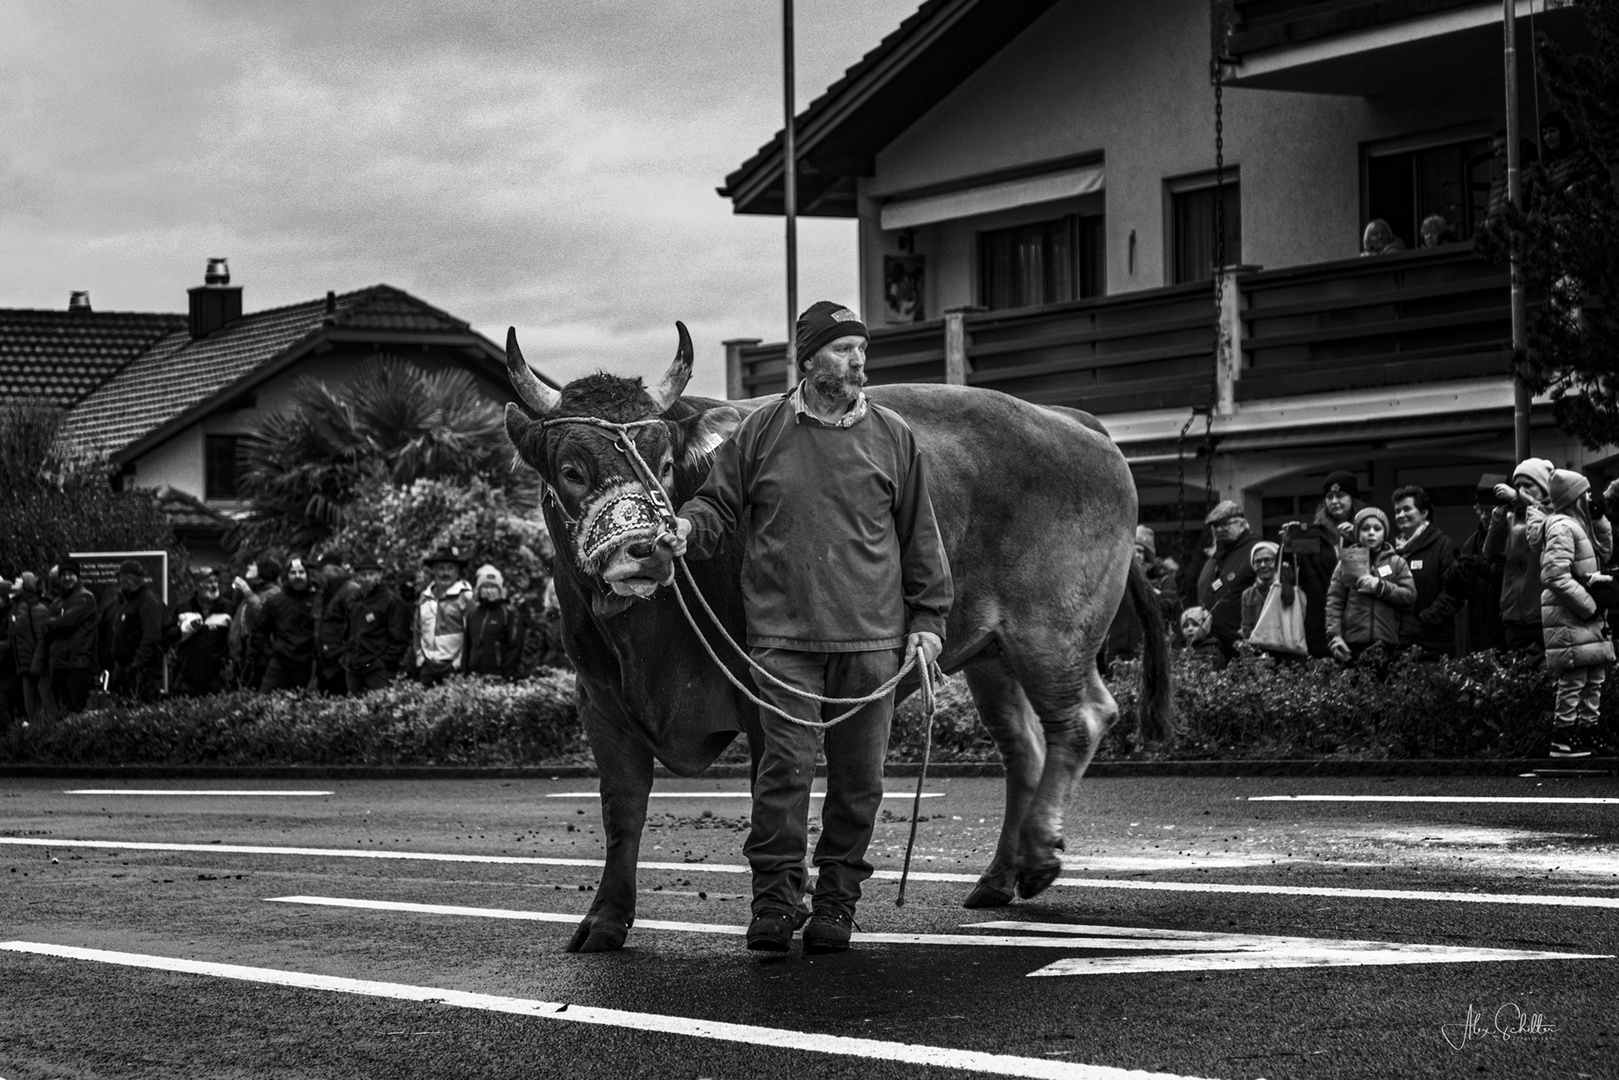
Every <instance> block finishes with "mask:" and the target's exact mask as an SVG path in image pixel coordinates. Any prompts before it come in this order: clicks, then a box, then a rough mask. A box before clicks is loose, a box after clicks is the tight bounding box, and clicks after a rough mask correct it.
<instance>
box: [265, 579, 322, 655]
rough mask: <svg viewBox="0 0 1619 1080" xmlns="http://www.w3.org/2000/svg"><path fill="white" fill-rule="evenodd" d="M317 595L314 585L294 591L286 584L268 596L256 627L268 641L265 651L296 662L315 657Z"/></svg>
mask: <svg viewBox="0 0 1619 1080" xmlns="http://www.w3.org/2000/svg"><path fill="white" fill-rule="evenodd" d="M316 596H317V593H316V592H315V590H314V589H312V588H309V589H303V590H301V591H294V590H292V589H291V588H288V587H287V586H282V587H281V588H280V589H279V590H278V591H277V592H276V594H275V595H274V596H268V597H267V598H266V599H265V601H264V607H263V608H262V609H261V610H260V611H259V617H258V620H257V623H258V625H257V626H255V627H254V633H255V634H256V635H257V636H258V638H259V640H260V641H261V642H262V643H263V645H264V650H265V651H264V655H266V656H279V657H280V658H281V659H282V660H285V661H287V662H289V663H293V664H302V663H304V662H306V661H308V660H310V659H311V658H313V657H314V655H315V598H316Z"/></svg>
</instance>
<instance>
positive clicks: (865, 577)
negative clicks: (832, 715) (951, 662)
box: [680, 391, 954, 652]
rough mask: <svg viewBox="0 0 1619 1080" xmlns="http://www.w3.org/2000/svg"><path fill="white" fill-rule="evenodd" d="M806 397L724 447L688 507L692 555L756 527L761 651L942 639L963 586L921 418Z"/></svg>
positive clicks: (755, 609)
mask: <svg viewBox="0 0 1619 1080" xmlns="http://www.w3.org/2000/svg"><path fill="white" fill-rule="evenodd" d="M799 401H800V393H799V392H797V391H795V392H793V393H791V394H787V395H785V396H783V397H780V398H777V399H776V400H775V401H773V402H770V403H769V404H766V405H764V406H763V407H761V408H759V409H757V410H755V411H754V412H752V413H750V414H749V415H748V416H746V417H744V418H743V420H742V423H741V424H740V425H738V426H737V429H736V430H735V431H734V432H732V433H731V437H730V438H728V439H726V440H725V442H723V443H721V444H720V447H719V449H718V450H717V451H716V452H715V455H714V467H713V468H712V469H710V470H709V473H708V478H707V479H706V480H705V481H704V482H703V486H702V489H701V490H699V491H698V492H697V494H696V495H695V496H694V497H693V498H692V499H691V500H690V501H689V502H687V503H686V505H685V506H683V507H681V509H680V515H681V516H682V517H685V518H687V519H688V520H690V521H691V523H692V531H691V535H690V536H689V537H688V540H687V542H688V544H689V545H690V549H689V555H688V558H693V559H705V558H708V557H709V556H710V555H712V554H713V553H714V551H715V550H716V549H718V547H719V545H720V542H721V540H722V539H724V537H725V536H726V535H727V534H729V533H731V532H732V531H734V530H736V529H737V528H738V527H739V526H741V525H742V524H743V523H744V521H746V522H747V536H746V538H745V546H746V559H745V561H744V562H743V564H742V595H743V598H744V607H745V608H746V611H747V618H748V644H749V645H752V646H754V647H758V648H779V649H801V650H806V651H811V652H857V651H863V650H871V649H893V648H898V647H899V646H901V645H903V644H904V643H905V638H906V635H907V634H909V633H916V632H924V631H925V632H928V633H932V634H936V635H938V637H939V639H940V640H941V641H942V640H943V639H944V636H945V619H946V617H947V616H948V614H949V611H950V603H951V599H952V596H953V591H954V590H953V586H952V583H951V579H950V564H949V562H948V560H947V559H946V557H945V551H944V541H943V540H942V539H941V537H940V535H939V525H938V521H937V520H936V519H935V517H934V513H933V502H932V500H931V499H930V498H929V497H928V485H927V467H926V463H925V461H924V459H923V457H922V454H921V451H920V450H919V449H918V448H917V445H916V437H915V436H914V435H913V434H912V433H911V428H910V425H908V424H906V422H905V421H904V420H903V419H902V418H901V417H900V415H899V414H898V413H896V412H894V411H893V410H891V409H887V408H884V407H883V406H881V405H878V404H876V403H875V402H870V401H867V402H865V408H866V411H865V413H864V415H860V414H859V409H860V405H858V404H857V405H856V407H855V411H854V412H852V413H851V414H850V417H848V418H845V421H844V422H843V423H840V424H837V425H827V424H823V423H821V422H820V421H819V420H817V419H816V418H815V417H814V416H812V415H810V414H809V412H808V411H807V410H803V409H800V408H799ZM750 513H751V517H750V516H749V515H750Z"/></svg>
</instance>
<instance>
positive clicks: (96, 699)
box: [0, 546, 568, 729]
mask: <svg viewBox="0 0 1619 1080" xmlns="http://www.w3.org/2000/svg"><path fill="white" fill-rule="evenodd" d="M422 566H423V575H422V580H421V581H420V582H417V581H409V582H401V583H397V585H396V583H391V582H389V581H387V580H386V579H385V574H384V570H383V567H382V565H381V564H380V563H379V562H378V561H377V560H376V559H372V558H364V557H361V558H357V559H354V560H353V561H352V563H351V562H350V560H349V558H348V557H347V556H346V555H345V554H344V553H342V552H328V553H326V554H324V555H322V556H320V557H318V558H312V559H304V558H290V559H287V560H285V561H284V562H283V561H282V560H281V559H278V558H276V557H275V556H273V555H268V554H266V555H262V556H260V557H259V558H257V559H255V560H253V561H252V562H250V563H248V565H247V566H246V567H245V570H244V572H243V573H242V574H241V575H239V576H235V577H233V578H232V579H231V580H230V582H229V584H228V586H227V585H226V584H225V582H224V580H223V579H224V575H223V574H222V573H221V572H220V570H218V569H215V568H211V567H204V568H196V569H193V570H192V571H191V574H190V577H191V579H192V584H193V588H192V590H191V592H190V593H189V594H188V595H185V596H183V597H182V598H180V599H179V601H178V602H176V603H174V604H172V605H167V606H166V605H165V604H164V603H163V601H162V600H161V599H160V598H159V592H158V588H159V586H157V585H155V584H154V583H153V582H152V581H151V580H150V579H149V578H148V577H147V572H146V569H145V568H144V567H143V566H142V565H141V563H140V562H138V561H136V560H134V559H130V560H126V561H125V562H123V563H122V564H121V565H120V566H119V568H118V575H117V585H116V588H113V587H108V588H105V589H104V590H103V591H102V593H101V595H99V596H98V595H97V594H96V593H95V592H93V591H92V590H91V589H90V588H89V587H88V585H87V584H86V583H85V581H84V580H83V577H82V569H81V567H80V565H79V563H78V561H77V560H75V559H73V558H72V557H66V558H63V559H61V560H60V561H58V562H57V563H56V565H55V566H52V567H51V568H50V569H49V571H48V572H40V573H36V572H33V571H28V572H24V573H20V574H18V575H17V576H16V580H15V581H6V580H4V579H0V729H3V728H4V727H6V726H7V725H8V724H10V723H11V722H12V721H13V720H14V719H28V720H39V719H49V718H54V717H59V716H63V715H66V714H69V713H75V712H79V711H81V710H83V709H85V708H88V707H90V706H92V705H100V704H105V703H107V702H110V701H121V702H127V703H149V702H152V701H155V700H157V698H158V697H159V696H160V695H161V694H162V693H163V692H164V688H165V686H166V687H167V692H168V693H171V694H175V695H181V696H187V697H200V696H204V695H208V694H218V693H223V692H225V691H229V690H250V691H258V692H263V693H270V692H273V691H276V690H307V691H312V692H318V693H322V694H329V695H343V694H351V695H359V694H365V693H367V692H368V691H372V690H377V689H380V688H381V687H384V686H386V685H388V684H389V683H390V682H393V681H394V680H396V679H415V680H419V681H420V682H422V683H424V684H426V685H430V686H431V685H437V684H439V683H442V682H444V681H445V680H446V679H451V678H462V677H466V678H481V679H504V680H518V679H522V678H525V677H527V676H530V675H533V674H536V673H538V672H540V671H541V670H542V669H544V668H556V667H567V666H568V659H567V656H566V654H565V653H564V652H563V648H562V642H561V630H560V624H561V615H560V612H559V610H558V608H557V601H556V592H555V588H554V586H552V585H551V584H550V583H549V582H548V581H539V582H531V581H529V580H527V575H520V580H519V581H518V582H517V583H515V584H514V585H508V583H507V581H506V578H505V575H503V574H502V573H501V571H500V569H499V568H497V567H495V566H491V565H484V566H481V567H479V568H478V570H477V572H476V573H475V574H474V575H473V581H472V582H471V583H469V582H468V581H467V580H466V576H467V570H468V562H467V560H466V558H464V557H463V556H462V554H461V552H460V551H459V550H458V549H457V548H455V547H452V546H447V547H441V548H438V549H437V550H434V551H431V552H429V553H428V554H427V555H426V557H425V558H424V559H423V560H422ZM407 597H409V599H407Z"/></svg>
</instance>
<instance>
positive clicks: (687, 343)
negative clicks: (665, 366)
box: [647, 320, 691, 413]
mask: <svg viewBox="0 0 1619 1080" xmlns="http://www.w3.org/2000/svg"><path fill="white" fill-rule="evenodd" d="M675 331H676V332H677V333H679V335H680V345H679V346H678V347H677V348H676V349H675V359H674V363H672V364H670V365H669V370H668V371H666V372H664V375H663V381H662V382H660V383H658V385H657V386H654V387H652V388H651V389H650V390H648V391H647V393H648V394H649V395H651V397H652V400H653V402H654V403H655V404H656V405H657V406H658V412H660V413H661V412H664V411H665V410H667V409H668V408H669V406H671V405H673V404H674V403H675V402H676V401H678V400H680V395H681V394H683V393H685V391H686V383H687V381H688V380H690V379H691V335H690V334H688V333H687V332H686V324H685V323H683V322H680V321H679V320H676V321H675Z"/></svg>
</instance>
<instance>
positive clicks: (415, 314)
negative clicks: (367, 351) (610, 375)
mask: <svg viewBox="0 0 1619 1080" xmlns="http://www.w3.org/2000/svg"><path fill="white" fill-rule="evenodd" d="M336 306H337V310H336V312H335V313H334V314H332V315H331V316H330V317H328V315H327V311H326V301H324V300H312V301H309V302H307V303H302V304H292V305H290V306H288V307H282V308H271V309H269V310H267V311H255V312H253V313H252V314H249V315H244V316H242V317H241V318H240V319H237V320H236V321H234V322H231V323H229V324H227V325H226V326H225V327H223V328H221V329H220V330H217V331H215V332H214V333H212V334H210V335H208V336H207V337H205V338H200V339H197V340H193V339H192V338H191V336H190V334H189V333H188V332H187V330H185V329H184V328H182V329H179V330H177V331H175V332H174V333H171V334H169V335H168V336H166V337H164V338H163V339H162V340H160V341H158V342H157V344H156V345H155V346H153V347H152V348H151V349H150V350H149V351H147V352H146V353H144V354H142V355H141V356H140V357H139V358H138V359H136V360H134V361H133V362H132V363H130V364H129V365H128V366H127V367H125V368H124V369H123V370H122V371H120V372H118V374H117V375H115V376H114V377H113V378H111V379H110V380H108V381H107V382H106V383H105V384H104V385H102V386H99V387H97V388H96V389H95V390H94V391H92V392H91V393H90V394H89V395H88V396H87V397H85V399H84V400H83V401H81V402H79V404H78V405H76V406H74V408H73V410H72V412H70V413H69V414H68V418H67V423H66V424H65V425H64V427H63V434H64V435H65V436H66V437H67V438H69V439H71V440H73V441H74V442H77V443H81V444H84V445H86V446H90V447H93V448H95V449H98V450H100V451H103V452H105V453H108V454H113V453H116V452H117V451H119V450H120V449H122V448H123V447H125V446H128V445H129V444H130V443H132V442H134V441H135V440H137V439H139V438H141V437H142V436H143V435H146V434H147V433H148V432H151V431H153V430H154V429H156V428H158V427H160V426H161V425H163V424H165V423H167V422H168V421H170V420H172V419H174V418H175V417H176V416H179V415H180V414H181V413H183V412H185V411H186V410H187V409H189V408H191V407H192V406H194V405H197V404H199V403H201V402H203V401H206V400H207V399H208V398H210V397H212V396H213V395H214V394H216V393H218V392H219V391H220V390H222V389H224V388H225V387H227V386H229V385H230V384H232V383H234V382H236V381H237V380H238V379H241V378H243V377H244V376H247V375H249V374H251V373H252V372H254V371H255V370H257V369H258V368H260V367H263V366H264V365H266V364H269V363H271V362H272V361H274V360H275V359H276V358H277V357H280V356H282V355H283V354H285V353H286V352H287V351H288V350H290V349H292V348H293V347H294V346H296V345H298V344H300V343H301V342H303V341H305V339H308V338H311V337H313V336H314V335H316V334H317V333H319V332H321V331H322V330H323V329H325V328H328V327H330V328H332V329H344V330H372V331H392V332H395V333H399V332H407V333H420V334H432V333H458V334H465V333H467V332H468V329H467V324H466V323H464V322H461V321H460V320H458V319H454V318H452V317H451V316H449V315H446V314H445V313H444V312H442V311H439V310H438V309H437V308H434V307H431V306H430V305H428V304H424V303H422V302H421V301H420V300H417V299H416V298H415V297H413V296H411V295H410V294H408V293H405V292H401V291H400V290H398V289H395V288H393V287H391V286H388V285H373V286H372V287H371V288H368V289H361V290H360V291H358V292H352V293H345V294H343V295H341V296H339V297H337V300H336ZM328 318H329V321H328ZM182 321H183V320H182Z"/></svg>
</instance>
